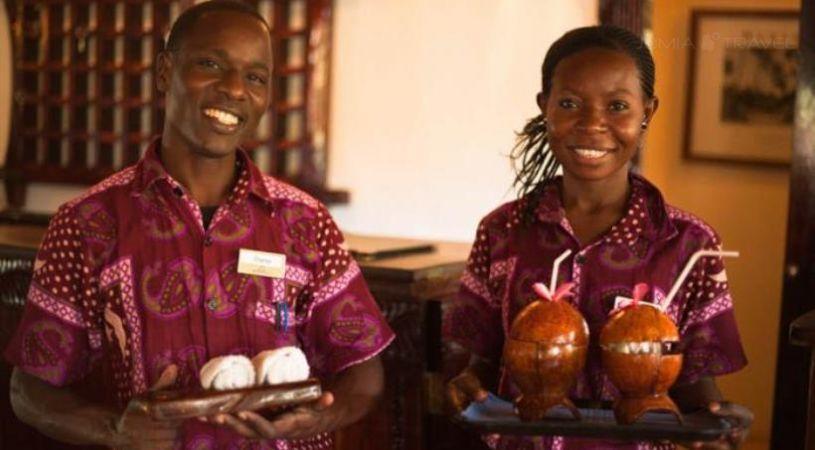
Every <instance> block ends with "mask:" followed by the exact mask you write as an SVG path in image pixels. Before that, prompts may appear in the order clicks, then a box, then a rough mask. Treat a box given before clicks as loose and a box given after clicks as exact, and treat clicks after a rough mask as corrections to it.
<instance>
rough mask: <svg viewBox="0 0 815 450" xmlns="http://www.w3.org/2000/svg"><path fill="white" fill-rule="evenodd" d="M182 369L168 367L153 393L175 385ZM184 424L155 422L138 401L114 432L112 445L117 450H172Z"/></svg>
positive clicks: (165, 421)
mask: <svg viewBox="0 0 815 450" xmlns="http://www.w3.org/2000/svg"><path fill="white" fill-rule="evenodd" d="M177 376H178V367H177V366H176V365H174V364H172V365H170V366H168V367H167V368H166V369H164V372H162V373H161V376H160V377H159V379H158V381H157V382H156V383H155V384H154V385H153V386H152V387H151V388H150V390H160V389H165V388H167V387H169V386H171V385H172V384H173V383H175V380H176V378H177ZM180 426H181V422H180V421H177V420H172V421H171V420H153V418H151V417H150V416H149V415H148V414H147V412H146V411H145V410H144V408H143V407H141V406H140V404H139V403H138V402H135V401H131V402H130V404H129V405H128V406H127V408H126V409H125V411H124V412H123V413H122V415H121V416H120V417H119V419H118V420H117V421H116V423H115V424H113V430H112V435H113V438H112V442H111V446H112V447H113V448H115V449H127V450H136V449H157V450H163V449H172V448H173V446H174V445H175V442H176V439H177V438H178V429H179V427H180Z"/></svg>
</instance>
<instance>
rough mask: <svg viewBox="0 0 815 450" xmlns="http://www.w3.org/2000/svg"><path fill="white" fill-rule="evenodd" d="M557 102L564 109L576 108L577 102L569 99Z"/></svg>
mask: <svg viewBox="0 0 815 450" xmlns="http://www.w3.org/2000/svg"><path fill="white" fill-rule="evenodd" d="M558 104H559V105H560V107H561V108H566V109H572V108H577V103H576V102H575V101H574V100H570V99H563V100H561V101H560V102H558Z"/></svg>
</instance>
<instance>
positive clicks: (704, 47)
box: [684, 10, 798, 167]
mask: <svg viewBox="0 0 815 450" xmlns="http://www.w3.org/2000/svg"><path fill="white" fill-rule="evenodd" d="M688 48H689V59H688V88H687V100H686V103H685V108H686V109H685V134H684V155H685V157H686V158H688V159H694V160H704V161H717V162H732V163H745V164H760V165H769V166H782V167H783V166H788V165H789V162H790V158H791V155H792V122H793V113H794V107H795V92H796V85H797V71H798V56H797V55H798V51H797V49H798V11H791V10H784V11H779V10H772V11H740V10H735V11H734V10H728V11H721V10H715V11H714V10H694V11H692V14H691V32H690V35H689V41H688Z"/></svg>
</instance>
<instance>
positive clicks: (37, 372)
mask: <svg viewBox="0 0 815 450" xmlns="http://www.w3.org/2000/svg"><path fill="white" fill-rule="evenodd" d="M79 228H80V227H79V226H78V222H77V219H76V218H75V217H74V216H73V215H72V214H71V212H70V210H68V209H67V208H62V209H60V210H59V211H58V212H57V214H56V215H55V216H54V218H53V219H52V220H51V223H50V225H49V227H48V230H47V231H46V234H45V237H44V239H43V242H42V244H41V245H40V249H39V251H38V252H37V257H36V260H35V261H34V271H33V276H32V280H31V285H30V287H29V291H28V295H27V299H26V305H25V310H24V312H23V315H22V318H21V320H20V322H19V324H18V327H17V331H16V333H15V334H14V335H13V336H12V338H11V340H10V342H9V344H8V346H7V347H6V349H5V357H6V359H7V360H8V361H9V362H10V363H11V364H13V365H15V366H17V367H18V368H19V369H21V370H23V371H25V372H27V373H29V374H31V375H34V376H36V377H39V378H41V379H43V380H45V381H47V382H49V383H51V384H53V385H56V386H64V385H67V384H70V383H73V382H74V381H76V380H78V379H80V378H82V377H84V376H85V375H86V374H87V373H88V372H89V371H90V369H91V361H94V360H96V357H95V356H96V355H95V353H96V352H97V351H98V349H99V348H100V347H101V335H99V334H98V333H94V332H92V331H89V330H90V327H89V325H88V324H89V323H91V320H90V317H89V316H88V314H87V311H86V305H89V304H90V302H89V299H90V298H91V297H92V296H94V295H95V289H94V288H92V287H91V283H90V282H89V279H90V276H89V274H90V273H91V270H90V267H89V264H88V261H87V260H88V258H87V256H86V254H85V253H84V251H85V246H83V245H82V237H81V233H80V231H79Z"/></svg>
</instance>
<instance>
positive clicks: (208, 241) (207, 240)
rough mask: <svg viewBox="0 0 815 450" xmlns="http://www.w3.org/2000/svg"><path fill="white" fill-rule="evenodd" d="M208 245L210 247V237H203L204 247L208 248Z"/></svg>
mask: <svg viewBox="0 0 815 450" xmlns="http://www.w3.org/2000/svg"><path fill="white" fill-rule="evenodd" d="M210 245H212V236H210V235H207V236H206V237H204V247H209V246H210Z"/></svg>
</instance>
